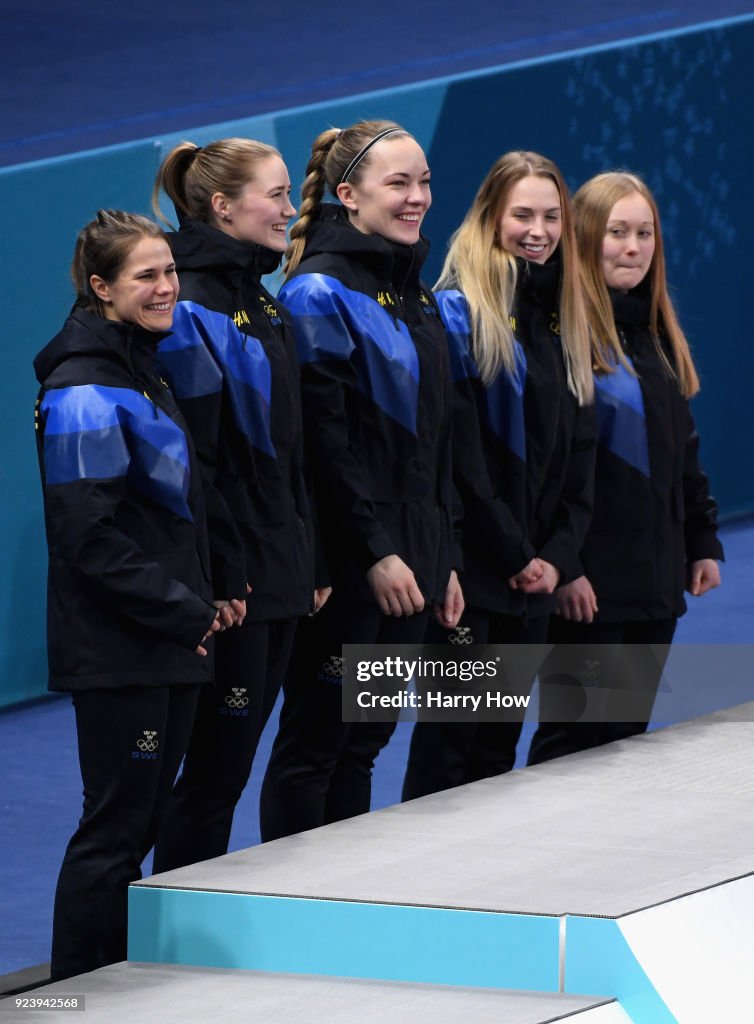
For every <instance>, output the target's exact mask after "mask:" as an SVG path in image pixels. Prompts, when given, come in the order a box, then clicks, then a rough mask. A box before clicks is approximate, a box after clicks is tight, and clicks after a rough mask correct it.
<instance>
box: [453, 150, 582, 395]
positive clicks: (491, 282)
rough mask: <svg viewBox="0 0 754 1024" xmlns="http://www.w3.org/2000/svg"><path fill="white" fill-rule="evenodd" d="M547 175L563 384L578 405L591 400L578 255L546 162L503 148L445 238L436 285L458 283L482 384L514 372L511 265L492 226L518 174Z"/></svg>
mask: <svg viewBox="0 0 754 1024" xmlns="http://www.w3.org/2000/svg"><path fill="white" fill-rule="evenodd" d="M528 177H538V178H549V179H550V180H551V181H552V182H553V184H554V185H555V187H556V188H557V190H558V195H559V196H560V208H561V236H560V251H561V256H562V278H561V286H560V309H559V318H560V325H561V332H562V333H561V338H562V345H563V356H564V359H565V364H566V370H567V373H568V387H569V389H570V391H571V392H572V393H573V394H574V395H575V396H576V397H577V398H578V400H579V404H581V405H585V404H587V403H589V402H591V401H592V398H593V395H594V380H593V377H592V365H591V354H590V342H589V328H588V322H587V318H586V312H585V308H584V300H583V296H582V292H581V283H580V267H579V258H578V252H577V248H576V237H575V233H574V226H573V216H572V212H571V202H570V197H569V193H568V188H567V186H566V183H565V181H564V180H563V176H562V175H561V173H560V171H559V170H558V168H557V167H556V165H555V164H554V163H553V162H552V160H548V159H547V158H546V157H544V156H540V155H539V154H538V153H530V152H525V151H514V152H510V153H505V154H504V155H503V156H501V157H499V159H498V160H496V161H495V163H494V164H493V165H492V167H491V169H490V171H489V173H488V174H487V176H486V178H485V179H484V181H483V182H482V184H481V186H480V187H479V191H478V192H477V194H476V197H475V198H474V202H473V203H472V204H471V208H470V209H469V211H468V213H467V214H466V216H465V218H464V220H463V223H462V224H461V226H460V227H459V228H458V230H457V231H456V232H455V234H454V235H453V237H452V238H451V241H450V248H449V250H448V255H447V256H446V258H445V263H444V264H443V268H442V272H441V274H440V279H439V280H438V282H437V284H436V285H435V287H436V288H458V289H459V290H460V291H462V292H463V294H464V296H465V298H466V301H467V302H468V305H469V311H470V314H471V335H472V353H473V356H474V359H475V361H476V363H477V366H478V367H479V373H480V375H481V378H482V381H483V382H484V383H485V384H490V383H491V382H492V381H493V380H494V378H495V377H496V376H497V374H498V373H499V372H500V371H501V370H504V371H505V372H507V373H508V374H510V375H511V376H515V374H516V372H517V371H516V358H515V349H514V334H513V328H512V326H511V322H510V319H511V316H512V314H513V305H514V300H515V293H516V283H517V279H518V270H517V265H516V260H515V257H514V256H513V255H512V254H511V253H509V252H507V251H506V250H505V249H503V247H502V245H501V243H500V237H499V231H498V225H499V223H500V218H501V216H502V215H503V213H504V211H505V208H506V206H507V204H508V200H509V196H510V193H511V189H512V188H513V186H514V185H516V184H517V182H519V181H521V180H522V179H523V178H528Z"/></svg>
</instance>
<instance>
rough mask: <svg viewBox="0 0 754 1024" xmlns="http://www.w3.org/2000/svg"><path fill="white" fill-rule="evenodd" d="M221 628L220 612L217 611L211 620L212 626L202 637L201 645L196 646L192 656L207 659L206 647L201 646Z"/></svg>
mask: <svg viewBox="0 0 754 1024" xmlns="http://www.w3.org/2000/svg"><path fill="white" fill-rule="evenodd" d="M222 628H223V627H222V626H221V624H220V612H219V611H218V612H215V617H214V619H213V620H212V625H211V626H210V627H209V629H208V630H207V632H206V633H205V634H204V636H203V637H202V643H201V644H199V645H198V647H197V648H196V650H195V651H194V654H198V655H200V656H201V657H202V658H206V657H207V648H206V647H202V644H203V643H204V641H205V640H208V639H209V638H210V637H211V636H212V634H213V633H219V632H220V630H221V629H222Z"/></svg>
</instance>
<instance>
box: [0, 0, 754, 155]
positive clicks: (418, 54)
mask: <svg viewBox="0 0 754 1024" xmlns="http://www.w3.org/2000/svg"><path fill="white" fill-rule="evenodd" d="M752 11H754V4H752V2H751V0H716V2H713V0H684V2H683V3H678V2H676V3H665V4H662V5H660V6H657V5H655V4H653V3H652V2H651V0H612V2H611V3H610V4H609V5H607V4H605V3H603V2H601V0H582V2H580V3H578V4H571V5H570V6H567V7H564V6H563V5H561V4H556V3H553V2H552V0H529V2H527V3H523V2H515V3H514V2H507V3H505V4H500V3H495V2H492V0H470V2H468V3H465V4H460V3H458V2H457V0H431V2H430V0H414V2H413V3H411V4H410V5H408V6H407V5H406V4H405V3H404V2H402V0H383V2H382V3H381V4H380V7H379V11H378V13H377V16H375V14H376V12H375V10H374V9H373V8H372V7H371V5H369V4H350V5H349V6H348V9H347V12H346V11H345V9H344V7H343V5H342V4H340V3H338V0H319V3H317V4H316V5H315V6H312V5H310V4H304V3H302V2H297V3H292V4H282V5H277V6H273V5H267V6H265V7H263V8H262V7H259V6H258V5H257V6H254V5H252V6H251V7H250V6H249V4H248V3H246V0H219V2H217V3H214V4H205V3H204V2H203V0H184V2H183V3H182V4H180V5H170V4H162V5H160V4H153V3H151V2H150V0H131V2H129V3H127V4H123V3H120V2H116V0H101V2H100V3H98V4H91V3H88V2H85V0H67V2H66V3H64V4H61V3H59V2H56V0H31V2H29V0H23V2H22V0H0V18H2V26H3V39H4V43H5V46H4V48H3V61H2V71H1V72H0V74H2V77H3V80H4V85H5V88H4V89H3V93H4V95H5V98H6V101H5V102H4V103H3V104H2V106H1V107H0V165H3V164H15V163H22V162H25V161H29V160H37V159H40V158H43V157H49V156H56V155H58V154H62V153H71V152H75V151H77V150H82V149H91V148H94V147H97V146H104V145H109V144H111V143H116V142H124V141H128V140H131V139H138V138H142V137H144V136H148V135H155V134H158V133H162V132H170V131H182V130H189V129H191V128H193V127H197V126H199V125H205V124H213V123H215V122H220V121H229V120H233V119H235V118H241V117H248V116H250V115H252V114H257V113H263V112H265V111H271V110H281V109H285V108H288V107H295V106H300V105H302V104H307V103H316V102H320V101H322V100H327V99H332V98H336V97H341V96H348V95H353V94H356V93H362V92H367V91H371V90H375V89H383V88H392V87H395V86H397V85H401V84H404V83H407V82H417V81H422V80H424V79H427V78H435V77H440V76H444V75H450V74H456V73H458V72H463V71H471V70H475V69H477V68H482V67H490V66H494V65H497V64H503V63H508V62H510V61H517V60H523V59H527V58H531V57H537V56H541V55H543V54H548V53H557V52H561V51H564V50H572V49H577V48H581V47H585V46H593V45H595V44H598V43H606V42H611V41H613V40H618V39H627V38H631V37H636V36H645V35H649V34H652V33H655V32H662V31H666V30H668V29H674V28H680V27H684V26H687V25H692V24H695V23H698V22H707V21H712V20H715V19H720V18H726V17H731V16H735V15H739V14H747V13H751V12H752Z"/></svg>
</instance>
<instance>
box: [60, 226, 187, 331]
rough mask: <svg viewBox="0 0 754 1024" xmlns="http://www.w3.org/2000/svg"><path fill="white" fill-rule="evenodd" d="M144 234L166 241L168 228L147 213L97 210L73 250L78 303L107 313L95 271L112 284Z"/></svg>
mask: <svg viewBox="0 0 754 1024" xmlns="http://www.w3.org/2000/svg"><path fill="white" fill-rule="evenodd" d="M142 238H162V239H164V240H165V244H166V245H167V238H166V237H165V232H164V231H163V230H162V228H161V227H159V225H157V224H155V222H154V221H152V220H149V218H148V217H142V216H141V215H140V214H138V213H123V211H122V210H98V211H97V216H96V217H95V219H94V220H92V221H90V222H89V223H88V224H87V225H86V226H85V227H83V228H82V229H81V231H80V232H79V236H78V238H77V239H76V246H75V248H74V250H73V260H72V261H71V278H72V280H73V287H74V288H75V289H76V303H77V305H79V306H83V307H84V309H88V310H90V312H92V313H99V315H100V316H104V311H103V309H102V304H101V302H100V300H99V299H98V297H97V296H96V294H95V293H94V289H93V288H92V285H91V279H92V277H93V276H95V275H96V276H97V277H101V278H102V280H103V281H105V282H106V283H107V284H112V282H113V281H115V279H116V278H117V276H118V274H119V273H120V272H121V270H122V269H123V265H124V264H125V262H126V260H127V259H128V257H129V256H130V254H131V251H132V250H133V248H134V246H135V245H136V244H137V243H138V242H139V241H141V239H142Z"/></svg>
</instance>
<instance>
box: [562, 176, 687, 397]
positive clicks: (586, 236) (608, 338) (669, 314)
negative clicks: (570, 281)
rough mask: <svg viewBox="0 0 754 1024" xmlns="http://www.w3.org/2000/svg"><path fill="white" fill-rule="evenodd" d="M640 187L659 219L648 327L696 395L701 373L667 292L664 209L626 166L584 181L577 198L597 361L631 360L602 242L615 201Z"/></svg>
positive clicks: (603, 364)
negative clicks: (661, 210)
mask: <svg viewBox="0 0 754 1024" xmlns="http://www.w3.org/2000/svg"><path fill="white" fill-rule="evenodd" d="M637 193H638V195H640V196H641V197H642V199H645V200H646V202H647V203H648V205H649V208H650V210H651V211H652V217H653V219H654V232H655V251H654V255H653V256H652V262H651V264H650V266H649V270H648V272H647V275H646V276H647V279H648V281H649V288H650V293H651V304H650V313H649V329H650V331H651V333H652V337H653V339H654V343H655V345H656V347H657V351H658V354H659V356H660V358H661V359H662V361H663V363H664V364H665V366H666V367H667V369H668V372H669V373H671V374H672V375H673V376H674V377H675V378H676V379H677V381H678V388H679V390H680V392H681V394H682V395H683V396H684V398H691V397H692V396H693V395H695V394H696V393H697V391H698V390H699V377H698V375H697V372H696V369H695V367H694V360H693V359H692V356H691V350H690V349H689V343H688V341H687V339H686V336H685V334H684V333H683V331H682V330H681V326H680V324H679V323H678V317H677V316H676V312H675V308H674V306H673V301H672V299H671V298H670V294H669V293H668V285H667V279H666V276H665V251H664V248H663V244H662V230H661V228H660V213H659V210H658V209H657V203H656V202H655V199H654V196H653V195H652V193H651V192H650V191H649V189H648V188H647V186H646V184H645V183H644V182H643V181H642V180H641V178H639V177H637V175H635V174H629V173H626V172H624V171H607V172H605V173H604V174H598V175H597V176H596V177H594V178H592V179H591V180H590V181H587V182H586V184H584V185H582V186H581V188H580V189H579V190H578V192H577V193H576V195H575V196H574V199H573V204H574V213H575V218H576V238H577V241H578V245H579V251H580V254H581V264H582V275H583V281H584V296H585V301H586V306H587V315H588V317H589V323H590V325H591V328H592V341H593V360H594V366H595V369H596V370H597V371H598V372H601V373H608V372H610V371H611V370H613V369H615V364H616V361H619V362H623V363H625V361H626V360H625V355H624V353H623V346H622V345H621V343H620V339H619V338H618V332H617V330H616V327H615V317H614V314H613V304H612V302H611V301H610V293H609V292H608V290H607V283H606V282H605V272H604V270H603V265H602V246H603V243H604V240H605V232H606V230H607V223H608V221H609V219H610V214H611V212H612V209H613V207H614V206H615V204H616V203H617V202H618V200H619V199H624V198H625V197H626V196H630V195H635V194H637ZM661 336H664V337H665V338H666V339H667V341H668V343H669V344H670V349H671V351H672V353H673V363H672V364H671V361H670V360H669V359H668V357H667V355H666V354H665V351H664V349H663V346H662V343H661V341H660V338H661ZM673 364H674V365H673Z"/></svg>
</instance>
